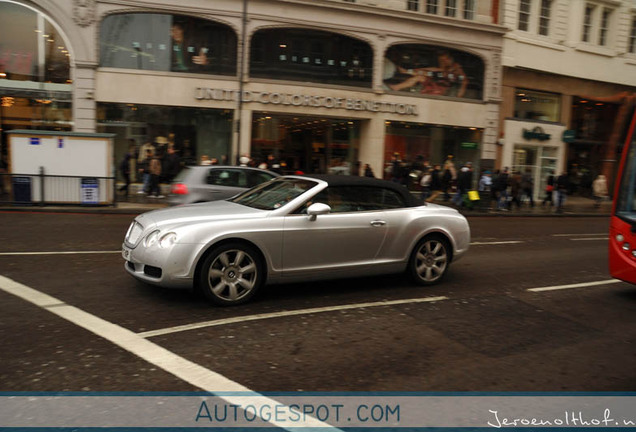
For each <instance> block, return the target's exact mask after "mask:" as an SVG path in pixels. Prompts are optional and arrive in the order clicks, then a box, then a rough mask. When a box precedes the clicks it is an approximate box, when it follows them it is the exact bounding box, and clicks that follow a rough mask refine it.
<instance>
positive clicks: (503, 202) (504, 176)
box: [493, 167, 510, 211]
mask: <svg viewBox="0 0 636 432" xmlns="http://www.w3.org/2000/svg"><path fill="white" fill-rule="evenodd" d="M509 183H510V179H509V175H508V167H505V168H504V169H503V171H502V172H500V173H499V175H497V178H496V179H495V180H494V182H493V189H495V190H496V192H497V195H496V200H497V210H502V211H507V210H508V186H509Z"/></svg>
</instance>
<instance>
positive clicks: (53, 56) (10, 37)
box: [0, 1, 73, 153]
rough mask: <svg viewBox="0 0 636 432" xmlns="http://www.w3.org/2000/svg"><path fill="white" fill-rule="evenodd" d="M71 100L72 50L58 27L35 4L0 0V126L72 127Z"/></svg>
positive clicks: (64, 128)
mask: <svg viewBox="0 0 636 432" xmlns="http://www.w3.org/2000/svg"><path fill="white" fill-rule="evenodd" d="M72 99H73V85H72V81H71V75H70V53H69V50H68V45H67V44H66V42H65V41H64V38H63V36H62V35H61V33H60V32H59V31H58V29H57V27H56V26H54V25H53V23H52V22H51V21H50V20H49V19H48V18H47V17H46V16H44V15H43V14H41V13H39V12H37V11H35V10H33V9H30V8H28V7H26V6H22V5H19V4H17V3H13V2H7V1H0V130H2V131H8V130H11V129H39V130H44V129H45V130H60V131H64V130H66V131H68V130H71V129H72V127H73V119H72V109H71V108H72ZM5 136H6V135H5V134H3V136H2V140H3V144H4V140H5V139H6V138H5ZM1 147H2V152H3V153H4V152H6V146H5V145H2V146H1Z"/></svg>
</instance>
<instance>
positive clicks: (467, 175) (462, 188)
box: [452, 165, 473, 207]
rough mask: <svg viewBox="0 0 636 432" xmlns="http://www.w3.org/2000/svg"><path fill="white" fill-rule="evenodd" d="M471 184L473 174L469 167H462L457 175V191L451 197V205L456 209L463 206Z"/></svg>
mask: <svg viewBox="0 0 636 432" xmlns="http://www.w3.org/2000/svg"><path fill="white" fill-rule="evenodd" d="M472 183H473V173H472V171H471V170H470V167H469V166H467V165H464V166H463V167H462V168H461V169H460V170H459V174H457V191H456V192H455V196H454V197H453V201H452V202H453V204H455V205H456V206H457V207H463V206H464V200H465V198H466V196H467V195H468V191H469V190H470V188H471V187H472Z"/></svg>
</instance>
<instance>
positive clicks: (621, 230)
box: [609, 111, 636, 284]
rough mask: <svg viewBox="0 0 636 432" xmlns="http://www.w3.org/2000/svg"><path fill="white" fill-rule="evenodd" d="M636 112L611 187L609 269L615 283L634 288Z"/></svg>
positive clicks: (635, 269) (635, 250)
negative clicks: (623, 283)
mask: <svg viewBox="0 0 636 432" xmlns="http://www.w3.org/2000/svg"><path fill="white" fill-rule="evenodd" d="M635 128H636V111H634V112H633V114H632V118H631V121H630V123H629V128H628V130H627V136H626V138H625V145H624V147H623V152H622V156H621V163H620V165H619V168H618V173H617V175H616V184H615V186H614V202H613V205H612V217H611V220H610V230H609V233H610V236H609V268H610V274H611V275H612V277H614V278H616V279H620V280H623V281H625V282H629V283H633V284H636V133H635V131H634V129H635Z"/></svg>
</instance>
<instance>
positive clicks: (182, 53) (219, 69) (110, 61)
mask: <svg viewBox="0 0 636 432" xmlns="http://www.w3.org/2000/svg"><path fill="white" fill-rule="evenodd" d="M236 46H237V37H236V34H235V33H234V31H233V30H232V29H231V28H230V27H229V26H226V25H224V24H220V23H216V22H214V21H210V20H204V19H200V18H193V17H188V16H182V15H165V14H151V13H134V14H120V15H111V16H109V17H106V18H105V19H104V21H103V22H102V25H101V31H100V66H103V67H113V68H124V69H140V70H156V71H172V72H182V73H205V74H215V75H236Z"/></svg>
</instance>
